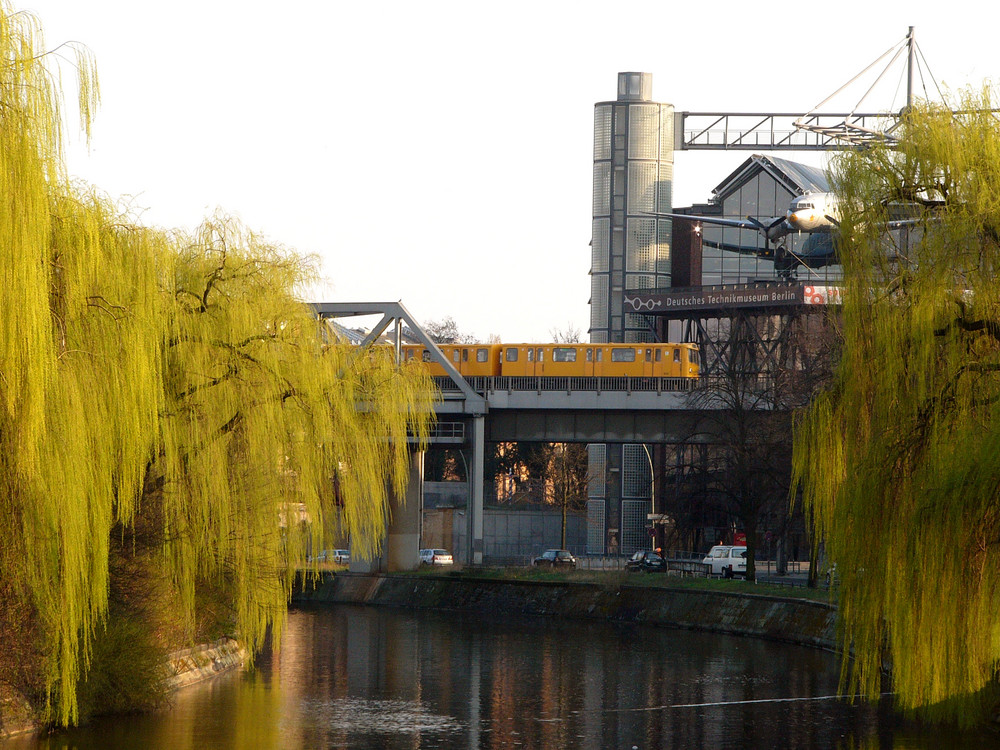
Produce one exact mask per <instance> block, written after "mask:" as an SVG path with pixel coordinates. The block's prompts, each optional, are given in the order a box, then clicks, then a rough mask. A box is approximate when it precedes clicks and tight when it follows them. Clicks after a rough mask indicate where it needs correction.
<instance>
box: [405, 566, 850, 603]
mask: <svg viewBox="0 0 1000 750" xmlns="http://www.w3.org/2000/svg"><path fill="white" fill-rule="evenodd" d="M406 575H437V576H440V575H446V576H448V577H456V578H468V579H470V580H483V579H489V580H496V581H511V582H519V581H528V582H532V581H548V582H559V583H589V584H597V585H601V586H608V587H620V586H648V587H650V588H664V589H667V588H669V589H688V590H695V591H720V592H726V593H734V594H755V595H759V596H780V597H784V598H786V599H805V600H807V601H814V602H826V603H829V604H836V603H837V601H836V590H830V589H828V588H815V589H811V588H809V587H807V586H783V585H780V584H771V583H747V582H746V581H744V580H742V579H724V578H705V577H700V576H698V577H695V576H679V575H669V574H663V573H628V572H626V571H624V570H551V569H547V568H531V567H504V568H491V567H483V568H462V567H459V566H455V567H454V568H447V567H436V568H435V567H428V566H421V568H420V569H419V570H417V571H414V572H413V573H409V574H406Z"/></svg>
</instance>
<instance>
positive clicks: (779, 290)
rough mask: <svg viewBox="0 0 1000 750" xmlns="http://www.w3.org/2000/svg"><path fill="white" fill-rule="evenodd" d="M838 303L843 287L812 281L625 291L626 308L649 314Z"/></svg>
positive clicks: (630, 310) (629, 310)
mask: <svg viewBox="0 0 1000 750" xmlns="http://www.w3.org/2000/svg"><path fill="white" fill-rule="evenodd" d="M838 304H840V287H836V286H815V285H812V284H741V285H732V286H712V287H708V286H706V287H693V288H689V289H677V290H676V291H655V292H652V291H651V292H640V291H636V292H626V294H625V309H626V311H628V312H637V313H645V314H646V315H651V314H652V315H656V314H663V313H669V312H697V311H709V310H719V309H726V308H729V309H732V308H751V307H794V306H797V305H838Z"/></svg>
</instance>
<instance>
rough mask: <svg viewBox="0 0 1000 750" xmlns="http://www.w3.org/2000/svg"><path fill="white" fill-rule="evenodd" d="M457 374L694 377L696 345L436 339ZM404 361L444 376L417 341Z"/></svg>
mask: <svg viewBox="0 0 1000 750" xmlns="http://www.w3.org/2000/svg"><path fill="white" fill-rule="evenodd" d="M438 348H439V349H440V350H441V353H442V354H444V356H445V357H447V358H448V360H449V361H450V362H451V363H452V365H453V366H454V367H455V369H456V370H458V372H459V373H460V374H461V375H464V376H466V377H489V376H509V377H515V376H541V377H625V376H629V377H636V378H697V377H698V375H699V373H700V371H701V357H700V352H699V350H698V345H697V344H440V345H439V346H438ZM400 349H401V355H402V358H403V360H404V361H412V360H417V361H422V362H424V363H426V365H427V368H428V369H429V370H430V374H431V375H439V376H443V375H445V374H446V373H445V371H444V368H443V367H442V366H441V365H440V364H438V363H437V362H433V361H432V360H431V356H430V352H429V351H428V350H427V349H426V348H424V346H422V345H413V344H407V345H403V346H402V347H400Z"/></svg>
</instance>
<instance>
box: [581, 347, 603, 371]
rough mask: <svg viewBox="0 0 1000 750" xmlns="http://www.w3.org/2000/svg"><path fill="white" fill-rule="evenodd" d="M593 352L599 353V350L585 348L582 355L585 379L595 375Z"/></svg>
mask: <svg viewBox="0 0 1000 750" xmlns="http://www.w3.org/2000/svg"><path fill="white" fill-rule="evenodd" d="M595 351H598V352H599V351H600V349H598V348H597V347H593V346H588V347H585V352H584V355H583V376H584V377H585V378H592V377H594V375H596V374H597V372H596V368H595V367H594V365H595V362H594V360H595V357H594V352H595Z"/></svg>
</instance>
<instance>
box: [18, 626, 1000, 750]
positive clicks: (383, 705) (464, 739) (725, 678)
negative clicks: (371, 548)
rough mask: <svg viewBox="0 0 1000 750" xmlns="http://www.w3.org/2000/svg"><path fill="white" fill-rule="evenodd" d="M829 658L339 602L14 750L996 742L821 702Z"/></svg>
mask: <svg viewBox="0 0 1000 750" xmlns="http://www.w3.org/2000/svg"><path fill="white" fill-rule="evenodd" d="M837 682H838V674H837V657H835V656H834V655H832V654H828V653H825V652H822V651H818V650H812V649H805V648H800V647H795V646H788V645H782V644H773V643H767V642H763V641H757V640H753V639H745V638H729V637H724V636H719V635H715V634H704V633H690V632H684V631H676V630H668V629H661V628H652V627H640V626H634V625H629V626H624V625H623V626H614V625H608V624H604V623H579V622H572V621H565V620H548V619H543V618H510V617H507V616H505V615H504V614H503V613H497V615H496V616H495V617H493V618H490V619H484V618H479V617H474V616H464V615H460V614H454V613H447V614H442V613H425V612H412V611H408V610H389V609H381V608H363V607H347V606H338V607H331V608H323V609H308V610H298V611H294V612H292V613H291V615H290V617H289V623H288V629H287V635H286V640H285V644H284V648H283V649H282V651H281V652H280V654H277V655H265V656H264V657H263V658H261V659H260V661H259V663H258V669H257V670H256V671H254V672H252V673H247V674H233V675H228V676H223V677H219V678H216V679H215V680H213V681H211V682H209V683H206V684H203V685H200V686H196V687H193V688H189V689H188V690H185V691H183V692H181V693H180V694H178V696H177V697H176V702H175V705H174V706H173V708H172V709H171V710H169V711H165V712H161V713H158V714H155V715H152V716H137V717H128V718H125V719H116V720H114V721H107V722H100V723H97V724H95V725H93V726H91V727H88V728H85V729H81V730H77V731H74V732H72V733H66V734H64V735H59V736H54V737H50V738H45V739H43V740H41V741H35V740H31V741H27V740H21V741H19V742H16V743H6V744H4V743H0V747H2V748H3V750H8V749H9V748H14V747H16V748H18V750H22V749H25V750H26V749H27V748H31V750H36V749H37V748H45V749H47V750H48V749H51V750H55V749H56V748H59V749H62V748H66V749H67V750H68V749H69V748H76V749H77V750H90V749H91V748H107V749H109V750H125V749H132V748H172V749H179V750H188V749H189V750H205V749H206V748H220V749H222V750H230V749H231V750H244V749H245V748H259V749H260V750H306V749H309V750H311V749H313V748H362V749H365V748H390V749H392V748H407V749H408V750H423V749H424V748H481V749H482V750H490V749H493V748H497V749H499V748H584V749H590V748H592V749H593V750H604V749H606V748H626V750H627V749H629V748H633V747H635V748H677V747H681V748H710V747H727V748H728V747H743V748H774V747H782V748H835V747H841V748H845V749H846V748H862V747H871V748H876V747H883V748H884V747H895V748H930V747H941V746H956V745H958V744H962V745H963V746H966V747H994V746H996V744H997V740H998V739H1000V738H998V737H997V735H995V734H992V733H985V734H981V735H956V734H953V733H952V734H949V733H929V732H927V731H922V730H919V729H916V728H913V727H908V726H905V725H902V724H900V723H898V722H897V721H896V720H895V719H894V718H893V717H892V716H891V714H890V712H889V711H888V710H887V708H886V707H882V708H879V707H873V706H851V705H848V704H846V703H845V702H843V701H840V700H838V699H836V698H835V696H836V693H837Z"/></svg>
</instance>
